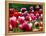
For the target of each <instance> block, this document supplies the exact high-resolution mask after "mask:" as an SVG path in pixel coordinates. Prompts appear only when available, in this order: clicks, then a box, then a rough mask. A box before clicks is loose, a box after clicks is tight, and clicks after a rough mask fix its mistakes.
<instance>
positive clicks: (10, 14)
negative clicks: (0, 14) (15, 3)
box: [9, 8, 14, 17]
mask: <svg viewBox="0 0 46 36" xmlns="http://www.w3.org/2000/svg"><path fill="white" fill-rule="evenodd" d="M13 14H14V8H10V9H9V16H10V17H12V16H13Z"/></svg>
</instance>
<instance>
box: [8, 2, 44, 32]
mask: <svg viewBox="0 0 46 36" xmlns="http://www.w3.org/2000/svg"><path fill="white" fill-rule="evenodd" d="M8 26H9V31H12V32H39V31H41V32H42V31H43V30H44V28H43V27H44V23H43V5H40V4H16V3H9V25H8Z"/></svg>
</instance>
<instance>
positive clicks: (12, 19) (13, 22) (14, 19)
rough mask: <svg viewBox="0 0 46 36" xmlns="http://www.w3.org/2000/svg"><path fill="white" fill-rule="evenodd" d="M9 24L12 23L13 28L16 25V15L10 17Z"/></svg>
mask: <svg viewBox="0 0 46 36" xmlns="http://www.w3.org/2000/svg"><path fill="white" fill-rule="evenodd" d="M10 24H11V25H12V27H13V28H15V27H17V26H18V22H17V20H16V17H14V16H13V17H11V18H10Z"/></svg>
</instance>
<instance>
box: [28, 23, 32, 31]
mask: <svg viewBox="0 0 46 36" xmlns="http://www.w3.org/2000/svg"><path fill="white" fill-rule="evenodd" d="M28 26H29V30H30V31H31V30H32V23H29V24H28Z"/></svg>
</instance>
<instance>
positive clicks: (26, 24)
mask: <svg viewBox="0 0 46 36" xmlns="http://www.w3.org/2000/svg"><path fill="white" fill-rule="evenodd" d="M22 25H23V30H25V31H29V26H28V23H26V22H24V23H23V24H22Z"/></svg>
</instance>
